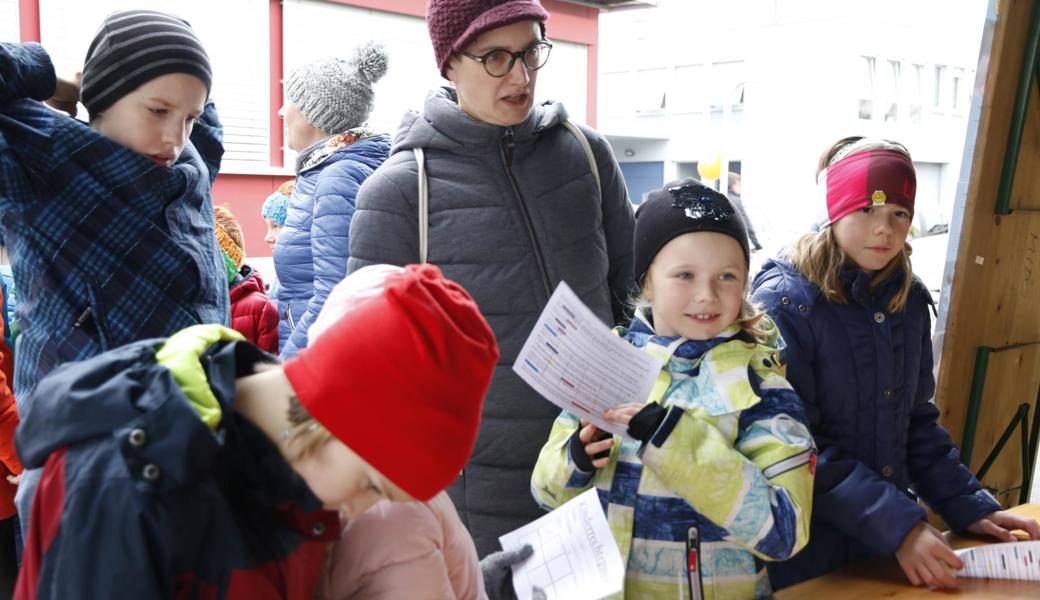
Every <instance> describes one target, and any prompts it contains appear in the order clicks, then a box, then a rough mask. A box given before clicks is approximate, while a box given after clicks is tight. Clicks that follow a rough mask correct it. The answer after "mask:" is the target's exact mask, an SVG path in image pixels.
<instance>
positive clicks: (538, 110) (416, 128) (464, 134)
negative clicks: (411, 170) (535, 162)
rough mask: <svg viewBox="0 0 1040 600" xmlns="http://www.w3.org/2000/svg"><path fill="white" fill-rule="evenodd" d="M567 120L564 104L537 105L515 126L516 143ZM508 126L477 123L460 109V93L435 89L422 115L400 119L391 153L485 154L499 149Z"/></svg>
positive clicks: (413, 113)
mask: <svg viewBox="0 0 1040 600" xmlns="http://www.w3.org/2000/svg"><path fill="white" fill-rule="evenodd" d="M567 118H568V115H567V109H566V108H564V106H563V104H560V103H558V102H552V101H548V102H545V103H543V104H537V105H535V106H534V107H533V108H532V109H531V114H529V115H527V118H526V119H524V121H523V122H521V123H519V124H517V125H514V126H513V142H514V143H515V144H524V143H529V142H532V141H533V140H534V138H535V136H537V135H538V134H539V133H541V132H542V131H543V130H545V129H548V128H551V127H555V126H557V125H559V124H561V123H563V122H564V121H566V120H567ZM505 130H506V127H503V126H501V125H492V124H490V123H483V122H481V121H477V120H476V119H474V118H473V117H471V116H469V115H467V114H466V113H464V112H462V109H461V108H459V99H458V94H457V93H456V92H455V90H454V89H452V88H450V87H441V88H437V89H435V90H433V91H432V92H431V93H430V95H429V96H427V97H426V101H425V103H424V104H423V112H422V114H420V113H417V112H414V111H410V112H408V113H405V115H404V118H402V119H401V125H400V126H399V127H398V129H397V135H396V136H395V137H394V145H393V148H392V150H391V154H395V153H397V152H403V151H411V150H412V149H413V148H433V149H437V150H445V151H448V152H452V153H457V154H484V153H486V151H487V148H489V147H497V145H498V144H499V143H500V142H501V140H502V135H503V134H504V133H505Z"/></svg>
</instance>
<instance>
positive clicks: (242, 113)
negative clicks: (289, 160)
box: [0, 0, 270, 173]
mask: <svg viewBox="0 0 1040 600" xmlns="http://www.w3.org/2000/svg"><path fill="white" fill-rule="evenodd" d="M4 1H6V0H0V2H4ZM126 5H127V4H126V2H124V1H122V0H96V1H94V2H72V3H70V2H64V1H62V0H40V36H41V38H42V39H43V45H44V46H45V47H46V48H47V51H48V53H50V55H51V58H52V60H53V61H54V66H55V70H56V71H57V72H58V74H59V75H66V76H71V75H72V74H73V73H75V72H76V71H79V70H81V69H82V68H83V58H84V57H85V56H86V54H87V47H88V46H89V45H90V41H91V39H93V37H94V35H95V33H96V32H97V29H98V26H99V25H100V24H101V21H102V20H103V19H104V18H105V16H106V15H108V14H109V13H111V12H114V11H117V10H122V9H125V7H126ZM134 6H135V7H136V8H142V9H153V10H163V11H168V12H172V13H174V14H176V15H177V16H180V17H183V18H184V19H186V20H187V21H188V22H190V23H191V25H192V28H193V29H195V33H196V34H197V35H198V36H199V39H201V40H202V44H203V46H205V48H206V53H207V54H209V59H210V66H211V68H212V69H213V73H214V77H213V89H212V90H211V97H212V98H213V100H214V102H216V104H217V109H218V111H219V113H220V120H221V122H222V123H223V125H224V158H223V161H222V164H221V169H220V170H221V172H222V173H226V172H239V173H241V172H247V173H248V172H258V171H260V172H262V171H265V170H267V169H268V168H269V165H270V93H269V89H268V81H269V80H270V66H269V61H268V26H267V15H268V13H267V10H268V9H267V4H266V3H264V4H261V3H257V2H255V1H253V0H225V1H222V2H211V1H208V0H181V1H180V2H178V3H177V4H176V5H173V6H171V3H170V2H163V1H161V0H139V1H138V2H136V3H135V4H134ZM229 23H234V24H235V25H234V35H229V32H228V29H227V27H228V24H229ZM81 116H83V115H82V113H81Z"/></svg>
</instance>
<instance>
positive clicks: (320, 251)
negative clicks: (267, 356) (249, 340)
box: [274, 135, 390, 358]
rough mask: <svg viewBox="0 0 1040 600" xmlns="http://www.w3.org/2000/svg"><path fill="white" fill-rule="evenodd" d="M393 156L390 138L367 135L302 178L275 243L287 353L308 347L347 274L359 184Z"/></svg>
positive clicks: (281, 340)
mask: <svg viewBox="0 0 1040 600" xmlns="http://www.w3.org/2000/svg"><path fill="white" fill-rule="evenodd" d="M335 140H336V138H335V137H333V138H330V139H329V140H328V142H327V144H328V143H335ZM327 148H328V146H327V145H326V147H325V148H320V149H317V150H315V152H323V151H328V150H327ZM389 155H390V138H388V137H387V136H385V135H377V136H373V137H369V138H364V139H361V140H358V141H356V142H354V143H352V144H350V145H348V146H343V147H342V148H338V149H336V150H335V151H333V152H331V153H329V154H328V156H326V157H325V158H324V159H323V160H322V161H321V162H320V163H318V164H316V165H314V166H312V167H310V168H307V169H305V170H303V171H301V172H300V175H299V177H297V178H296V188H295V189H294V190H293V195H292V198H291V199H290V200H289V208H288V211H287V213H286V217H285V228H284V229H282V232H281V233H280V234H279V235H278V243H277V244H275V247H274V268H275V271H276V272H277V273H278V284H279V288H278V317H279V323H278V347H279V350H280V351H281V355H282V358H291V357H293V356H296V353H297V352H298V351H299V350H300V349H301V348H306V347H307V330H308V329H309V328H310V326H311V323H313V322H314V319H315V318H317V316H318V313H319V312H321V307H322V306H324V305H325V299H326V298H328V297H329V292H331V291H332V288H334V287H335V286H336V284H337V283H339V282H340V281H341V280H342V279H343V278H344V277H346V276H347V255H348V250H349V246H350V239H349V235H348V234H349V232H350V222H351V220H352V219H353V218H354V211H355V209H356V208H357V202H356V198H357V193H358V189H359V188H360V187H361V184H362V183H364V182H365V180H366V179H368V177H369V175H371V174H372V173H373V172H374V171H375V170H376V169H377V168H378V167H379V165H381V164H383V161H385V160H386V159H387V157H388V156H389Z"/></svg>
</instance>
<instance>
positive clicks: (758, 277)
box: [751, 256, 801, 290]
mask: <svg viewBox="0 0 1040 600" xmlns="http://www.w3.org/2000/svg"><path fill="white" fill-rule="evenodd" d="M788 274H794V275H798V276H799V277H801V274H800V273H798V269H795V268H794V265H792V264H791V261H790V260H788V259H787V257H785V256H776V257H773V258H767V259H766V260H765V262H763V263H762V267H761V268H759V270H758V273H756V274H755V277H754V278H753V279H752V280H751V289H753V290H757V289H758V288H760V287H762V286H763V284H765V283H766V282H767V281H772V280H774V279H776V278H778V277H783V276H784V275H788Z"/></svg>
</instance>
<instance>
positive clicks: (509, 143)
mask: <svg viewBox="0 0 1040 600" xmlns="http://www.w3.org/2000/svg"><path fill="white" fill-rule="evenodd" d="M502 149H503V150H504V151H505V154H506V166H507V167H512V166H513V128H512V127H506V133H505V135H503V136H502Z"/></svg>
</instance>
